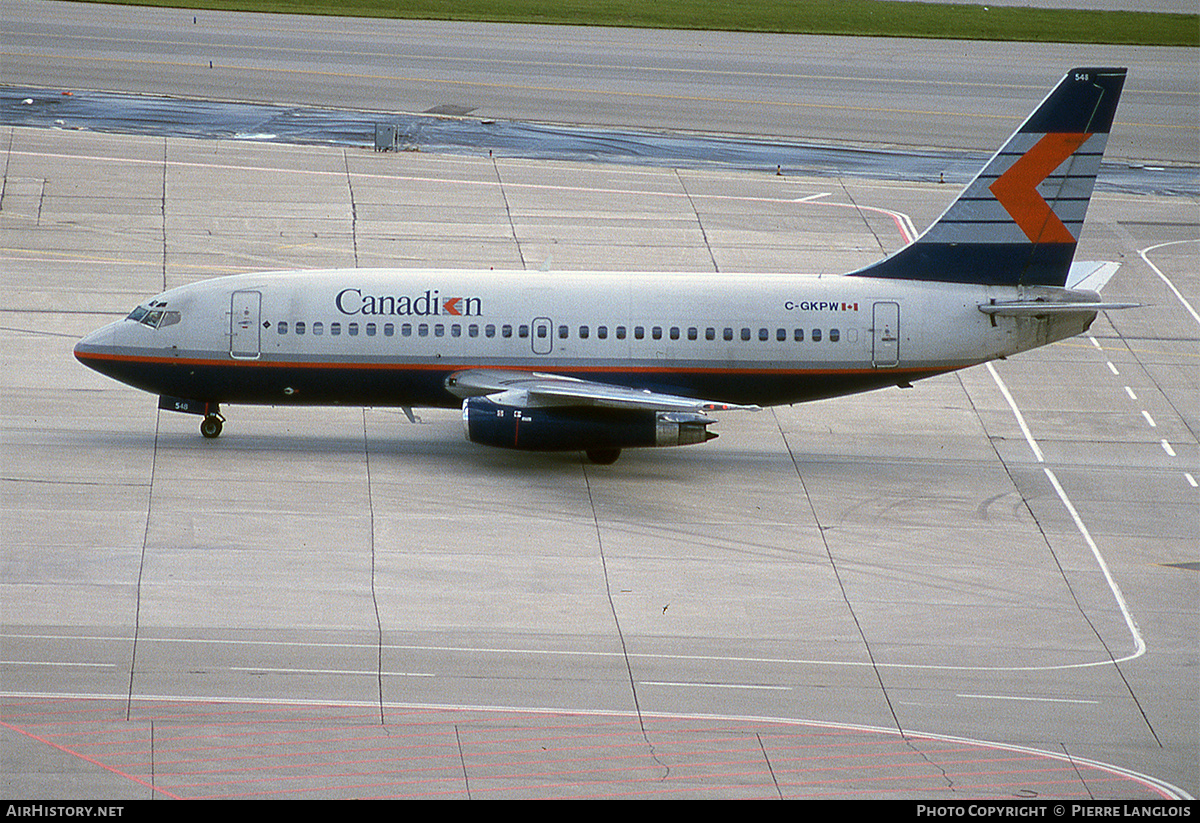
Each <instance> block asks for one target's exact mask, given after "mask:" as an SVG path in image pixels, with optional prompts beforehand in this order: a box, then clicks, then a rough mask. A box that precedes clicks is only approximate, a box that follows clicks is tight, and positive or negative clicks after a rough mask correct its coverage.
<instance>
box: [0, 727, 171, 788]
mask: <svg viewBox="0 0 1200 823" xmlns="http://www.w3.org/2000/svg"><path fill="white" fill-rule="evenodd" d="M0 726H3V727H4V728H6V729H10V730H12V731H14V732H16V733H17V734H21V735H24V736H25V737H28V738H29V739H30V740H36V741H37V742H39V743H44V744H45V745H47V746H49V747H50V748H52V749H57V750H58V751H60V752H63V753H64V754H69V755H71V756H72V757H78V758H79V759H80V760H83V761H85V762H87V763H91V764H92V765H93V766H98V767H99V768H101V769H104V770H105V771H107V772H112V773H113V774H115V775H118V776H119V777H124V778H125V779H126V780H131V781H133V782H134V783H137V784H139V785H142V786H145V787H146V788H148V789H150V790H151V791H155V792H158V793H159V794H162V795H166V796H167V797H169V798H171V799H172V800H182V799H183V798H182V797H180V796H179V795H177V794H173V793H171V792H169V791H167V790H166V789H163V788H161V787H159V786H156V785H155V784H153V783H150V782H147V781H145V780H142V779H141V778H140V777H135V776H134V775H132V774H129V773H128V772H123V771H121V770H120V769H115V768H113V767H112V766H109V765H108V764H106V763H101V762H100V761H99V760H96V759H95V758H93V757H88V756H87V755H86V754H81V753H80V752H77V751H75V750H74V749H68V748H67V747H66V746H61V745H59V744H58V743H54V742H53V741H50V740H47V739H46V738H44V737H39V736H38V735H36V734H32V733H30V732H27V731H25V730H24V729H19V728H17V727H16V726H13V725H12V724H10V723H5V722H4V721H3V720H0Z"/></svg>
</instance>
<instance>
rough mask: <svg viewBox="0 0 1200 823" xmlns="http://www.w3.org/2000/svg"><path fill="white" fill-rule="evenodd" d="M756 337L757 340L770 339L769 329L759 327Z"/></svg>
mask: <svg viewBox="0 0 1200 823" xmlns="http://www.w3.org/2000/svg"><path fill="white" fill-rule="evenodd" d="M758 339H759V340H763V341H766V340H770V339H771V332H770V330H768V329H759V330H758Z"/></svg>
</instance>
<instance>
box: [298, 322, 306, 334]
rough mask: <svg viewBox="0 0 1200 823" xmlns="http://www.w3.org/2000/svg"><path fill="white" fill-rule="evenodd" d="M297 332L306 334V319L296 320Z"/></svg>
mask: <svg viewBox="0 0 1200 823" xmlns="http://www.w3.org/2000/svg"><path fill="white" fill-rule="evenodd" d="M296 334H304V321H303V320H297V321H296Z"/></svg>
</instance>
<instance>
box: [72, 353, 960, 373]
mask: <svg viewBox="0 0 1200 823" xmlns="http://www.w3.org/2000/svg"><path fill="white" fill-rule="evenodd" d="M76 357H77V358H79V359H80V360H94V361H98V362H111V363H144V364H147V365H166V364H169V365H177V366H232V367H234V368H239V369H255V368H291V369H330V370H342V369H351V370H392V371H436V372H441V371H448V372H455V371H471V370H475V369H484V370H496V371H513V372H529V373H535V372H544V371H547V370H549V371H553V372H571V373H573V374H574V373H586V374H766V375H779V374H796V375H800V374H804V375H821V376H828V375H843V374H845V375H849V374H884V373H887V374H910V373H925V372H931V371H933V372H950V371H954V370H956V369H957V368H961V367H959V366H941V367H938V368H937V369H930V368H921V367H916V366H905V367H901V368H883V369H875V368H852V369H802V368H785V369H756V368H737V367H708V366H688V367H683V366H667V367H663V366H587V365H570V364H568V365H564V364H555V365H548V364H535V365H528V366H526V365H522V366H513V365H489V364H481V363H467V364H462V363H459V364H448V363H447V364H442V363H436V364H435V363H348V362H345V361H329V362H312V361H300V360H234V359H232V358H231V359H229V360H211V359H203V358H187V357H147V356H143V355H136V354H103V355H101V354H93V353H79V354H76ZM547 357H551V355H547Z"/></svg>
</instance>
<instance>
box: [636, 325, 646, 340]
mask: <svg viewBox="0 0 1200 823" xmlns="http://www.w3.org/2000/svg"><path fill="white" fill-rule="evenodd" d="M645 336H646V329H645V327H643V326H634V327H633V337H634V339H635V340H641V339H642V338H644V337H645Z"/></svg>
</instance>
